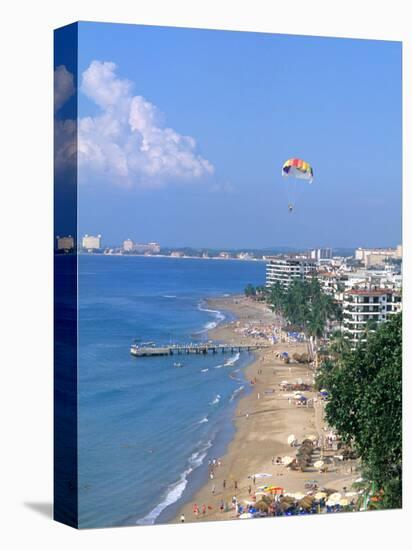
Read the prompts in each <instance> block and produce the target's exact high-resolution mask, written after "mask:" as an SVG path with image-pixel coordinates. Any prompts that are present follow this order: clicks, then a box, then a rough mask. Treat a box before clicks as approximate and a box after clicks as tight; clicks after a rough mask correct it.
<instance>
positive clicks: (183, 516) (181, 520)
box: [180, 514, 185, 523]
mask: <svg viewBox="0 0 412 550" xmlns="http://www.w3.org/2000/svg"><path fill="white" fill-rule="evenodd" d="M184 522H185V515H184V514H182V515H181V516H180V523H184Z"/></svg>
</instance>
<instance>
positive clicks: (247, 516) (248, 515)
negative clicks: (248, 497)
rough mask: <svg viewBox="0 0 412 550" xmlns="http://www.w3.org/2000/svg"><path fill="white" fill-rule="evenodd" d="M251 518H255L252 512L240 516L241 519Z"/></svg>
mask: <svg viewBox="0 0 412 550" xmlns="http://www.w3.org/2000/svg"><path fill="white" fill-rule="evenodd" d="M250 518H253V514H251V513H250V512H244V513H243V514H240V516H239V519H250Z"/></svg>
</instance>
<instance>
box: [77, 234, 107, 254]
mask: <svg viewBox="0 0 412 550" xmlns="http://www.w3.org/2000/svg"><path fill="white" fill-rule="evenodd" d="M101 243H102V236H101V235H97V236H96V237H95V236H93V235H85V236H84V237H83V239H82V247H83V248H84V249H85V250H88V251H90V252H93V250H100V248H101V247H102V245H101Z"/></svg>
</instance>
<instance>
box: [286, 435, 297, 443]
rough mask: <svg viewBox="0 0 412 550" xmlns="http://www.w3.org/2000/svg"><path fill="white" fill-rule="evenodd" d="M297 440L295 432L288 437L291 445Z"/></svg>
mask: <svg viewBox="0 0 412 550" xmlns="http://www.w3.org/2000/svg"><path fill="white" fill-rule="evenodd" d="M295 441H296V437H295V435H294V434H291V435H290V436H289V437H288V443H289V445H292V443H294V442H295Z"/></svg>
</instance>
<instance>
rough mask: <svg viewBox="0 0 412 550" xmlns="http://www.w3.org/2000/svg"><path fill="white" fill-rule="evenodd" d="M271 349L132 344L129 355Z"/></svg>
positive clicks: (206, 345) (217, 345) (255, 345)
mask: <svg viewBox="0 0 412 550" xmlns="http://www.w3.org/2000/svg"><path fill="white" fill-rule="evenodd" d="M269 347H271V344H254V345H250V344H210V343H206V344H197V343H190V344H174V345H170V346H159V347H157V346H139V345H138V344H132V345H131V347H130V353H131V354H132V355H134V356H135V357H158V356H160V355H190V354H196V355H206V354H208V353H233V352H242V351H249V352H251V351H257V350H260V349H265V348H269Z"/></svg>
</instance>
